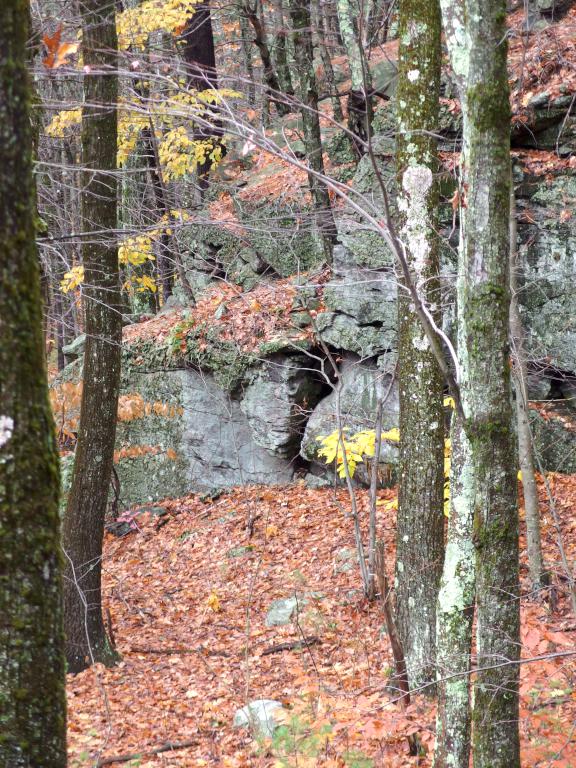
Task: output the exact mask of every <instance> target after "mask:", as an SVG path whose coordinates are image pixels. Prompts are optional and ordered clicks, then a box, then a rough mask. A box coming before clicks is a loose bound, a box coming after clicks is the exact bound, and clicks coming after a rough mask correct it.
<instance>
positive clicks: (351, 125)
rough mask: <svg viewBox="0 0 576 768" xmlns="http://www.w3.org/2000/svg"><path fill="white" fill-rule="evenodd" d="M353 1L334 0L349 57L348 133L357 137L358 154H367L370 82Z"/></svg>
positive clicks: (370, 112)
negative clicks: (350, 83) (350, 82)
mask: <svg viewBox="0 0 576 768" xmlns="http://www.w3.org/2000/svg"><path fill="white" fill-rule="evenodd" d="M352 2H353V0H336V7H337V10H338V22H339V24H340V33H341V35H342V40H343V41H344V47H345V48H346V53H347V54H348V63H349V66H350V76H351V78H352V85H351V88H350V95H349V96H348V130H349V131H350V132H351V133H352V135H353V136H354V137H356V141H355V145H356V150H357V152H358V154H359V155H363V154H364V153H365V152H366V148H365V142H366V141H367V140H368V138H369V137H370V136H371V132H372V116H373V115H372V97H371V95H370V94H371V91H372V83H371V78H370V70H369V69H368V63H367V61H366V55H365V53H364V49H363V48H362V46H361V44H360V39H359V36H358V29H357V16H356V13H355V10H354V9H353V8H352Z"/></svg>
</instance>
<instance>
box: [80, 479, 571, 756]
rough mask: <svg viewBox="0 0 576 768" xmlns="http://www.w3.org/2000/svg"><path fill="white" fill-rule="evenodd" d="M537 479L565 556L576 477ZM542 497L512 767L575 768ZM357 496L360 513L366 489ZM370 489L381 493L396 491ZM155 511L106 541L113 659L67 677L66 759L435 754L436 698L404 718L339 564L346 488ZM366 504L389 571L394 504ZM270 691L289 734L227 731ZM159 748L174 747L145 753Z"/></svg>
mask: <svg viewBox="0 0 576 768" xmlns="http://www.w3.org/2000/svg"><path fill="white" fill-rule="evenodd" d="M549 482H550V487H551V491H552V496H553V498H554V503H555V506H556V509H557V513H558V515H559V518H560V520H561V528H562V536H563V540H564V543H565V546H566V548H567V555H568V559H569V561H570V562H571V563H574V558H575V556H576V510H575V509H574V501H573V500H574V498H576V493H575V491H576V476H561V475H553V476H550V478H549ZM540 492H541V501H542V506H543V534H544V542H545V554H546V561H547V564H548V565H549V566H550V568H551V569H552V570H553V571H554V572H555V574H556V575H555V584H556V585H557V589H556V600H555V603H556V604H555V605H554V606H553V608H551V607H550V605H549V604H548V603H546V602H542V601H537V600H535V599H533V598H532V597H531V596H530V595H529V594H528V581H527V571H526V563H525V548H524V538H522V559H523V563H522V586H523V589H524V593H523V595H524V596H523V599H522V622H523V623H522V641H523V648H522V656H523V658H525V659H530V658H533V657H547V656H548V658H541V659H539V660H537V661H533V662H530V663H525V664H523V665H522V667H521V671H522V682H521V694H522V704H521V724H520V730H521V735H522V747H523V765H524V766H526V768H528V767H529V766H530V768H536V767H541V768H544V766H547V767H549V768H570V766H574V765H576V694H575V690H576V657H575V656H569V655H562V654H566V652H570V651H574V648H575V645H576V617H575V616H574V615H572V614H571V613H570V608H569V602H568V600H567V596H566V594H565V591H564V585H565V581H564V580H563V578H562V568H561V564H560V556H559V553H558V547H557V544H556V536H557V532H556V528H555V526H554V524H553V518H552V515H551V514H550V507H549V503H548V500H547V494H546V491H545V488H544V487H543V485H542V484H541V487H540ZM359 496H360V504H361V509H362V510H363V513H364V516H366V515H367V505H368V498H367V494H366V492H363V491H361V492H359ZM379 496H380V499H381V500H386V499H388V500H389V499H391V498H392V497H393V491H390V490H387V491H381V492H380V493H379ZM156 506H163V507H164V508H165V509H166V510H167V511H168V514H167V515H164V516H162V517H154V516H153V515H151V514H146V513H144V514H141V515H139V517H138V518H137V519H138V527H137V529H135V530H133V531H132V532H131V533H129V534H128V535H126V536H124V537H123V538H116V537H114V536H112V535H110V534H108V535H107V537H106V541H105V554H104V580H105V581H104V591H105V603H106V607H107V610H108V611H109V615H110V619H111V623H112V626H113V631H114V636H115V641H116V644H117V648H118V650H119V652H120V654H121V656H122V661H121V662H120V663H119V664H118V665H117V666H116V667H114V668H113V669H105V668H103V667H102V666H100V665H96V666H94V667H92V668H90V669H88V670H87V671H85V672H83V673H81V674H79V675H77V676H75V677H72V676H70V677H69V680H68V697H69V698H68V701H69V750H70V765H71V766H75V767H79V766H96V765H107V764H111V765H116V764H119V765H129V766H141V768H143V767H145V766H162V765H165V766H224V767H226V766H230V767H232V766H234V767H239V766H255V768H256V767H262V768H264V767H266V766H301V767H304V768H306V766H315V765H318V766H334V767H336V766H356V767H357V768H369V766H374V768H378V767H384V766H385V767H386V768H388V767H390V768H400V766H415V765H420V766H429V765H430V764H431V752H432V748H433V736H434V726H435V712H434V704H433V702H432V701H431V700H430V699H427V698H425V697H424V696H423V695H419V696H414V697H413V699H412V703H411V705H410V706H409V708H408V710H404V709H402V707H401V706H400V705H399V704H398V703H397V702H396V703H395V697H394V695H393V693H392V692H390V691H389V690H388V689H387V688H386V684H387V681H388V679H389V676H390V672H391V666H392V657H391V652H390V645H389V642H388V638H387V636H386V633H385V632H384V629H383V625H384V621H383V615H382V608H381V605H380V604H379V603H378V602H373V603H370V602H368V601H367V600H366V599H365V598H364V597H363V595H362V591H361V589H360V575H359V572H358V567H357V565H356V563H355V562H354V561H353V560H350V561H346V558H345V557H344V556H343V553H345V552H348V553H349V552H350V550H351V549H352V548H353V546H354V540H353V534H352V521H351V519H350V518H349V517H348V516H347V515H346V511H347V510H348V506H349V505H348V500H347V496H346V493H345V491H342V490H338V491H336V492H334V491H333V490H331V489H323V490H311V489H309V488H307V487H306V486H304V484H303V483H297V484H294V485H292V486H288V487H263V486H258V487H248V488H240V489H235V490H231V491H229V492H226V493H224V494H223V495H221V496H219V497H218V498H211V499H204V500H202V499H201V498H200V497H198V496H190V497H187V498H183V499H178V500H171V501H166V502H162V503H161V504H159V505H156ZM378 510H379V515H380V520H379V530H380V532H381V533H380V535H381V537H382V538H383V539H384V540H385V542H386V546H387V558H388V567H389V571H390V575H391V569H392V567H393V562H394V519H393V517H392V516H393V514H394V513H393V512H391V511H389V510H388V509H387V505H385V504H382V505H380V506H379V507H378ZM426 567H427V566H426V563H423V567H422V577H423V578H426ZM346 568H348V570H346ZM294 595H298V596H300V597H302V598H304V599H306V600H307V601H306V603H305V604H303V605H302V607H301V609H300V610H299V612H298V615H297V616H296V617H295V618H294V619H293V621H292V623H291V624H290V625H289V626H283V627H266V626H265V617H266V612H267V610H268V609H269V607H270V604H271V602H272V601H273V600H274V599H276V598H283V597H290V596H294ZM302 637H307V638H315V639H314V640H312V641H310V644H309V647H305V648H303V649H302V648H300V649H298V648H293V649H291V650H283V651H281V650H278V649H274V648H273V647H274V646H277V645H278V644H281V643H290V642H292V643H294V642H296V641H299V640H302ZM271 649H272V650H273V651H275V652H272V653H270V652H269V651H270V650H271ZM267 651H268V653H267ZM554 654H557V655H556V656H554ZM266 698H269V699H275V700H278V701H280V702H281V703H282V704H283V706H284V711H283V719H284V722H285V723H286V725H287V728H286V729H284V730H283V731H280V733H284V737H282V738H281V737H280V736H276V737H275V738H274V740H272V741H270V740H255V739H253V738H252V737H251V735H250V733H249V732H248V731H247V730H246V729H237V728H233V727H232V721H233V718H234V713H235V711H236V710H237V709H238V708H239V707H242V706H243V705H244V704H246V703H247V702H248V701H251V700H254V699H266ZM414 732H417V733H418V734H419V737H420V739H421V741H422V743H423V745H424V746H425V747H426V748H427V749H428V754H427V756H425V757H423V758H420V761H418V758H415V757H409V755H408V749H407V735H408V734H410V733H414ZM167 742H172V743H174V742H177V743H178V744H179V745H180V746H181V748H180V749H174V750H171V751H167V752H163V753H160V754H156V755H152V754H150V752H151V751H152V750H154V749H156V748H158V747H162V746H163V745H165V744H166V743H167ZM178 744H176V745H175V746H178ZM129 754H132V757H131V758H129V759H128V758H127V757H126V756H127V755H129ZM112 757H116V758H118V757H123V759H124V760H123V762H120V763H118V762H117V761H113V760H112V759H111V758H112ZM108 758H110V759H108Z"/></svg>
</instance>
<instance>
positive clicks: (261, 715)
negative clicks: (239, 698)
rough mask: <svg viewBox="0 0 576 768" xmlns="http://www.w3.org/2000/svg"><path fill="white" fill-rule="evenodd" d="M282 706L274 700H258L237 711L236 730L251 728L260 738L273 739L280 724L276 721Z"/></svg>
mask: <svg viewBox="0 0 576 768" xmlns="http://www.w3.org/2000/svg"><path fill="white" fill-rule="evenodd" d="M281 709H282V704H281V703H280V702H279V701H274V699H256V700H255V701H251V702H250V703H249V704H247V705H246V706H245V707H242V709H238V710H236V714H235V715H234V723H233V725H234V728H250V729H251V730H252V731H254V733H255V734H256V735H258V736H264V737H268V738H271V737H272V736H273V735H274V731H275V730H276V728H277V727H278V725H279V723H278V722H277V721H276V720H275V719H274V716H275V714H277V713H278V712H279V711H280V710H281Z"/></svg>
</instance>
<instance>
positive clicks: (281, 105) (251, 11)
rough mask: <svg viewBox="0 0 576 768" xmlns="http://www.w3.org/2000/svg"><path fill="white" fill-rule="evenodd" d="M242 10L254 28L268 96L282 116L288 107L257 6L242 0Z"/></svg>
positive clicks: (285, 113)
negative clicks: (283, 97)
mask: <svg viewBox="0 0 576 768" xmlns="http://www.w3.org/2000/svg"><path fill="white" fill-rule="evenodd" d="M242 12H243V13H244V15H245V16H246V18H247V19H248V21H249V22H250V24H251V25H252V29H253V30H254V35H255V38H254V45H255V46H256V47H257V48H258V51H259V53H260V58H261V60H262V66H263V68H264V82H265V83H266V88H267V92H268V96H269V98H270V100H271V101H273V102H274V104H275V105H276V109H277V111H278V114H279V115H280V117H283V116H284V115H287V114H288V113H289V112H290V107H289V106H288V104H287V103H286V102H285V101H284V100H283V99H282V89H281V87H280V82H279V81H278V75H277V74H276V70H275V69H274V64H273V63H272V56H271V54H270V48H269V46H268V40H267V37H266V30H265V27H264V23H263V21H262V19H261V18H260V16H259V14H258V8H257V6H256V5H252V0H243V4H242Z"/></svg>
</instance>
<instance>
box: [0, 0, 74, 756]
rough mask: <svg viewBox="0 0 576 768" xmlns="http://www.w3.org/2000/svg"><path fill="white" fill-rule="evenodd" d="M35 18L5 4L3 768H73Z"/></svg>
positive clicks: (0, 110) (1, 108)
mask: <svg viewBox="0 0 576 768" xmlns="http://www.w3.org/2000/svg"><path fill="white" fill-rule="evenodd" d="M28 14H29V7H28V2H26V0H3V2H2V3H0V765H2V766H10V768H25V767H26V768H27V767H28V766H40V765H41V766H45V768H64V766H65V765H66V698H65V688H64V683H65V677H64V645H63V643H64V639H63V633H62V592H61V590H62V580H61V568H62V555H61V550H60V543H59V516H58V496H59V483H60V481H59V468H58V452H57V448H56V441H55V437H54V424H53V420H52V413H51V410H50V405H49V401H48V385H47V377H46V365H45V355H44V342H43V334H42V298H41V294H40V275H39V268H38V258H37V251H36V245H35V231H34V219H35V194H34V185H33V179H32V133H31V127H32V126H31V117H30V87H29V82H28V74H27V61H26V50H27V45H28V24H27V19H28Z"/></svg>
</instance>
